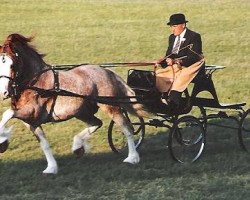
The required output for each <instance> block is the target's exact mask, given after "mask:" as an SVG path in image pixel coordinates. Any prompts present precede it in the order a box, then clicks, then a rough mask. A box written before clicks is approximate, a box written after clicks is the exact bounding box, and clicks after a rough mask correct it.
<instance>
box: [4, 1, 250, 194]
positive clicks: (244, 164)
mask: <svg viewBox="0 0 250 200" xmlns="http://www.w3.org/2000/svg"><path fill="white" fill-rule="evenodd" d="M249 9H250V2H249V1H247V0H237V1H235V0H214V1H209V0H189V1H185V0H179V1H163V0H152V1H150V0H60V1H59V0H39V1H38V0H22V1H21V0H12V1H7V0H2V1H1V6H0V18H1V26H0V38H1V41H2V42H3V41H4V40H5V38H6V37H7V36H8V35H9V34H11V33H14V32H18V33H21V34H24V35H26V36H30V35H35V36H36V38H35V40H34V45H35V46H36V47H37V49H39V51H40V52H42V53H46V54H47V56H46V57H45V60H46V61H47V62H48V63H50V64H67V63H71V64H72V63H73V64H75V63H85V62H90V63H103V62H111V61H112V62H124V61H125V62H126V61H151V60H155V59H158V58H160V57H162V56H163V55H164V53H165V49H166V47H167V37H168V35H169V29H168V27H167V26H166V23H165V22H166V20H168V18H169V15H171V14H172V13H176V12H183V13H185V15H186V17H187V19H188V20H189V23H188V27H189V28H190V29H193V30H195V31H197V32H199V33H201V35H202V39H203V51H204V55H205V58H206V63H208V64H218V65H223V66H226V67H227V68H226V69H224V70H221V71H218V72H216V73H215V74H214V82H215V84H216V89H217V92H218V95H219V98H220V100H221V101H222V102H242V101H245V102H247V103H248V106H249V103H250V100H249V94H250V90H249V82H248V80H249V77H250V69H249V63H248V62H247V61H248V60H249V53H250V49H249V41H250V40H249V37H250V36H249V32H250V14H249ZM2 42H0V43H2ZM116 71H117V72H118V73H119V74H120V75H122V76H123V77H124V78H125V77H126V73H127V68H119V69H116ZM8 106H9V102H8V101H5V102H1V107H0V111H1V113H2V112H3V111H4V110H6V109H7V108H8ZM98 115H99V116H100V117H101V118H102V119H103V120H104V125H103V127H102V128H101V129H100V130H98V132H97V133H96V135H95V136H94V137H93V138H92V139H91V144H92V153H90V154H88V155H86V156H84V157H83V158H81V159H80V160H76V159H75V157H74V156H73V155H72V154H71V152H70V149H71V142H72V138H73V136H74V135H75V134H76V133H77V132H79V131H80V130H81V129H83V128H84V125H82V124H81V122H79V121H76V120H70V121H67V122H63V123H60V124H47V125H45V126H44V129H45V132H46V133H47V137H48V139H49V141H50V144H51V146H52V148H53V152H54V154H55V156H56V159H57V160H58V163H59V169H60V171H59V174H58V175H57V176H54V177H43V176H42V175H41V171H42V170H43V169H44V168H45V165H46V162H45V159H44V156H43V154H42V153H41V150H40V147H39V144H38V143H37V142H36V140H35V138H34V137H33V136H32V135H31V133H30V132H29V131H28V130H26V128H25V127H24V125H22V123H21V122H20V121H18V120H12V121H11V122H10V123H9V125H11V124H13V125H14V127H15V128H14V130H13V132H14V136H13V138H12V141H11V144H10V147H9V150H8V151H7V152H6V153H5V154H0V177H1V184H0V199H247V198H249V196H250V176H249V161H250V159H249V153H248V154H247V153H244V152H242V151H241V150H240V148H239V147H238V144H237V138H236V133H235V131H231V130H227V129H223V128H215V127H209V129H208V145H207V149H206V153H205V155H204V156H203V158H202V159H201V160H200V161H198V162H197V163H195V164H192V165H180V164H178V163H175V162H174V161H172V160H171V158H170V156H169V152H168V149H167V148H166V143H167V137H168V135H167V134H166V130H164V129H154V128H150V129H147V133H146V134H147V135H148V138H147V139H146V141H145V143H144V144H143V147H142V149H141V151H140V154H141V159H142V160H141V163H140V164H138V165H135V166H131V165H126V164H123V163H122V162H121V161H122V158H120V157H119V156H116V155H114V154H113V153H112V152H110V149H109V147H108V142H107V126H108V124H109V119H107V117H106V116H104V115H103V114H101V113H100V114H98ZM220 123H229V122H224V121H221V122H220Z"/></svg>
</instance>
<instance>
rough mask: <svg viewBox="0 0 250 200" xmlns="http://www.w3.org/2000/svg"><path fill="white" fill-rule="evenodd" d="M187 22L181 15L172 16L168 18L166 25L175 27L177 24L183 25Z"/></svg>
mask: <svg viewBox="0 0 250 200" xmlns="http://www.w3.org/2000/svg"><path fill="white" fill-rule="evenodd" d="M187 22H188V21H187V20H186V19H185V15H184V14H182V13H177V14H173V15H171V16H170V18H169V22H168V23H167V25H170V26H171V25H177V24H184V23H187Z"/></svg>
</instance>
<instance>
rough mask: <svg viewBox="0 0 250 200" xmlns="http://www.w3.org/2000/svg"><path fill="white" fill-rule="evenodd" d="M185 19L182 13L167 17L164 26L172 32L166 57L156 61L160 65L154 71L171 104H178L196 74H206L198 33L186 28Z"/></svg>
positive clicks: (158, 84) (161, 90) (175, 105)
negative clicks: (167, 20) (167, 19)
mask: <svg viewBox="0 0 250 200" xmlns="http://www.w3.org/2000/svg"><path fill="white" fill-rule="evenodd" d="M187 22H188V21H187V20H186V18H185V15H184V14H182V13H177V14H173V15H171V16H170V18H169V22H167V25H169V26H170V30H171V32H172V34H171V35H170V36H169V46H168V48H167V51H166V56H165V57H164V59H161V60H159V61H157V62H156V66H161V67H162V68H163V69H158V70H156V87H157V89H158V90H159V91H160V92H162V93H163V98H165V99H166V100H167V101H168V103H170V104H171V105H174V107H178V106H179V104H180V99H181V93H182V92H183V91H184V90H185V89H186V87H187V85H188V84H189V83H190V82H191V81H192V80H193V78H194V77H195V76H196V75H197V73H198V72H199V71H200V73H205V64H204V59H203V56H202V42H201V36H200V34H199V33H196V32H194V31H192V30H190V29H188V28H187Z"/></svg>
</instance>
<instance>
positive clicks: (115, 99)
mask: <svg viewBox="0 0 250 200" xmlns="http://www.w3.org/2000/svg"><path fill="white" fill-rule="evenodd" d="M191 46H192V45H187V46H185V47H183V48H181V49H180V51H181V50H183V49H185V48H189V49H190V50H191ZM194 53H196V52H194ZM196 54H197V53H196ZM169 56H171V54H170V55H167V56H165V57H163V58H162V59H160V60H158V61H153V62H114V63H99V64H96V65H99V66H100V67H103V68H110V67H119V66H127V67H131V66H133V67H137V66H150V65H154V66H155V69H156V67H157V64H158V63H160V62H161V61H163V60H164V59H166V58H168V57H169ZM178 59H181V58H178ZM82 65H91V64H90V63H82V64H72V65H71V64H65V65H52V66H51V65H47V67H48V68H45V69H44V70H42V71H40V72H38V73H37V74H35V76H34V78H33V79H32V80H27V81H24V82H23V83H22V86H19V85H17V84H16V82H15V79H16V78H17V76H15V77H14V78H11V77H7V76H0V78H8V79H10V80H11V81H12V86H11V87H12V89H13V91H14V92H13V95H12V96H11V97H14V98H17V96H18V95H19V94H21V93H22V91H24V90H25V89H31V90H34V91H36V92H37V93H38V95H40V96H41V97H44V98H46V97H53V96H70V97H79V98H84V99H88V100H91V101H96V102H98V103H103V104H112V105H114V104H118V105H119V104H126V103H128V104H136V103H148V102H152V101H154V99H153V98H147V97H148V95H136V96H90V95H80V94H77V93H74V92H70V91H67V90H64V89H60V82H59V77H58V71H60V70H66V71H67V70H71V69H73V68H76V67H79V66H82ZM92 65H93V64H92ZM50 70H51V71H52V73H53V75H54V86H53V89H49V90H46V89H43V88H38V87H35V86H33V85H34V84H35V83H36V81H37V80H38V78H39V77H40V76H41V75H42V74H43V73H45V72H47V71H50ZM16 73H17V74H18V72H16ZM132 99H135V100H134V101H131V100H132Z"/></svg>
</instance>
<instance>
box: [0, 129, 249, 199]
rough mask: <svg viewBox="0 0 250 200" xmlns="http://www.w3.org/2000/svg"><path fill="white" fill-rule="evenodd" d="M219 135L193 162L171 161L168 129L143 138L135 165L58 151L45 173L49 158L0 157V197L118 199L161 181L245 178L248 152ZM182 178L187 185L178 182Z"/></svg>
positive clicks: (106, 156)
mask: <svg viewBox="0 0 250 200" xmlns="http://www.w3.org/2000/svg"><path fill="white" fill-rule="evenodd" d="M213 131H215V132H216V131H217V132H218V129H217V128H215V129H214V128H213ZM221 136H222V135H219V136H218V134H217V133H214V134H210V135H209V136H208V137H210V139H209V143H208V147H207V149H206V151H205V154H204V155H203V156H202V158H201V159H200V160H198V161H197V162H195V163H193V164H180V163H176V162H175V161H173V160H172V158H171V157H170V154H169V150H168V148H167V140H168V134H167V133H166V132H165V133H164V132H159V133H157V135H154V136H149V137H147V138H146V139H145V141H144V143H143V144H142V147H141V149H140V151H139V152H140V155H141V162H140V163H139V164H137V165H131V164H126V163H123V162H122V160H123V159H124V158H125V156H121V155H119V154H114V153H113V152H107V153H95V154H86V155H84V156H83V157H82V158H80V159H76V158H75V156H74V155H67V156H56V160H57V162H58V165H59V173H58V174H57V175H55V176H46V177H45V176H43V175H42V171H43V170H44V169H45V168H46V164H47V163H46V160H45V159H36V160H25V161H4V162H3V161H0V177H1V186H0V199H99V198H103V197H107V199H116V197H117V196H121V197H124V198H125V197H126V194H127V195H128V193H130V192H132V193H133V194H134V195H135V194H137V193H138V192H139V191H141V192H142V191H145V190H148V188H147V185H151V184H153V186H151V187H153V188H155V189H156V190H157V185H158V184H160V185H166V184H168V185H167V187H170V188H171V187H173V188H178V187H184V188H186V187H187V188H188V184H189V182H196V184H198V183H199V181H201V179H202V180H204V181H207V182H209V183H208V184H211V185H213V184H214V183H212V182H213V180H215V179H216V180H217V179H219V180H221V181H222V182H223V180H225V182H227V181H228V180H229V179H230V177H234V176H236V177H240V176H243V177H244V176H245V175H247V174H248V173H249V170H248V169H249V162H250V156H249V153H245V152H242V151H241V150H240V148H239V147H237V145H236V144H235V143H234V141H232V140H231V139H230V137H229V138H225V137H224V136H222V139H223V143H221V142H220V143H218V139H219V138H220V137H221ZM218 137H219V138H218ZM180 180H181V181H182V182H183V183H185V184H187V186H182V185H180ZM236 182H237V181H236ZM240 182H241V181H240ZM219 183H220V181H219ZM202 184H204V183H201V185H202ZM220 184H221V183H220ZM197 187H200V185H199V184H198V186H197ZM228 188H229V189H230V188H231V186H227V190H228ZM232 188H233V186H232ZM164 191H165V190H164ZM164 194H165V193H164ZM124 195H125V196H124ZM137 195H139V196H140V194H137ZM176 195H177V194H175V196H173V198H176V197H177V196H176ZM127 197H128V198H129V197H131V198H132V197H134V198H135V196H133V195H132V196H129V195H128V196H127ZM137 197H138V196H137ZM125 199H126V198H125Z"/></svg>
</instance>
